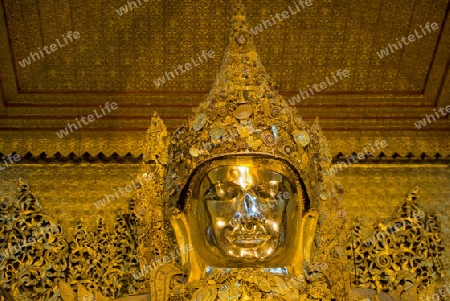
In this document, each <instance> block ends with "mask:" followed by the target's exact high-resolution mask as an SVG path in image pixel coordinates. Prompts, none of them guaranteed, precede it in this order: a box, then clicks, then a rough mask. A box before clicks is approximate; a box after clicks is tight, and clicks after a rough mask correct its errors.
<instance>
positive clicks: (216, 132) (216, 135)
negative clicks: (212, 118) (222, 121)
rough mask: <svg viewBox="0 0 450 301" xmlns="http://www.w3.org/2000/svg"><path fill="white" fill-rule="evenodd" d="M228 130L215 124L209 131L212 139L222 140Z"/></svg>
mask: <svg viewBox="0 0 450 301" xmlns="http://www.w3.org/2000/svg"><path fill="white" fill-rule="evenodd" d="M226 131H227V130H226V129H225V128H224V127H222V126H220V125H217V124H213V125H212V126H211V128H210V130H209V135H210V136H211V138H212V139H220V138H222V136H223V135H225V133H226Z"/></svg>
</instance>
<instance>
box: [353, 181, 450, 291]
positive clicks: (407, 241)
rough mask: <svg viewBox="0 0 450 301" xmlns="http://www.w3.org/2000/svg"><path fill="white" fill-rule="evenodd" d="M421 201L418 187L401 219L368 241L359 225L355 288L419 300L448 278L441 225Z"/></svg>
mask: <svg viewBox="0 0 450 301" xmlns="http://www.w3.org/2000/svg"><path fill="white" fill-rule="evenodd" d="M417 198H418V187H414V188H413V189H412V190H411V191H410V192H409V194H408V196H407V198H406V200H405V202H404V203H403V204H402V205H401V206H400V208H399V210H398V212H397V217H396V218H394V219H392V220H390V221H388V222H385V223H380V224H379V225H378V226H377V228H376V230H375V232H374V234H373V236H371V237H369V238H367V239H363V237H362V233H361V227H360V226H359V224H358V223H356V224H355V226H354V228H353V231H352V232H351V233H350V234H349V245H348V250H349V253H348V254H349V256H348V258H349V259H350V260H351V261H354V266H353V269H352V274H353V275H354V277H352V278H353V284H354V285H355V286H357V287H360V288H369V289H373V290H376V291H380V292H388V293H390V295H392V296H393V297H394V298H396V299H399V298H400V296H403V298H404V297H405V296H404V294H411V293H412V294H415V295H416V296H417V294H419V293H420V292H421V291H425V290H426V289H427V288H428V287H429V286H433V285H435V284H436V282H437V281H438V280H439V279H440V278H441V277H443V276H444V267H443V264H442V259H441V257H442V254H443V250H444V249H443V247H442V244H441V234H440V226H439V223H438V221H437V219H436V216H435V215H433V214H432V213H425V212H424V211H423V210H422V209H421V207H420V206H419V204H418V202H417Z"/></svg>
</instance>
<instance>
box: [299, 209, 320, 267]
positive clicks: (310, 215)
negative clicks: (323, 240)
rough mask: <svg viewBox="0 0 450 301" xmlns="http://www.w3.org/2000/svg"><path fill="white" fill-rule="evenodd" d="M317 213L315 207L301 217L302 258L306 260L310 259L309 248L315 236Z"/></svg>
mask: <svg viewBox="0 0 450 301" xmlns="http://www.w3.org/2000/svg"><path fill="white" fill-rule="evenodd" d="M318 219H319V213H318V212H317V210H316V209H310V210H308V212H306V214H305V215H304V216H303V218H302V228H301V231H302V246H303V259H304V260H305V261H307V262H310V261H311V249H312V245H313V242H314V237H315V236H316V228H317V221H318Z"/></svg>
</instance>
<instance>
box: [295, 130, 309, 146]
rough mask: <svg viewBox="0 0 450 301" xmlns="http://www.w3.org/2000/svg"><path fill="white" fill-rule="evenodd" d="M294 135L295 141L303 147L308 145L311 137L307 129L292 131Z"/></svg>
mask: <svg viewBox="0 0 450 301" xmlns="http://www.w3.org/2000/svg"><path fill="white" fill-rule="evenodd" d="M292 136H293V137H294V140H295V143H297V144H300V145H301V146H302V147H306V146H307V145H308V144H309V142H311V139H310V138H309V134H308V133H307V132H306V131H298V130H296V131H294V132H293V133H292Z"/></svg>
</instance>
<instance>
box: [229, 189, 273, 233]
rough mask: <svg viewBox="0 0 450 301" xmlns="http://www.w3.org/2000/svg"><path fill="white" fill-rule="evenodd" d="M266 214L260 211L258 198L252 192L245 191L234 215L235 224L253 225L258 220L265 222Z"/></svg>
mask: <svg viewBox="0 0 450 301" xmlns="http://www.w3.org/2000/svg"><path fill="white" fill-rule="evenodd" d="M264 220H265V219H264V216H262V215H261V212H260V211H259V208H258V204H257V198H256V197H255V196H253V195H251V194H250V193H245V195H244V196H243V198H242V199H241V200H240V201H239V202H238V204H237V208H236V212H235V213H234V216H233V223H234V224H236V223H237V224H241V225H243V226H244V227H246V226H248V227H253V225H254V224H255V223H257V222H264Z"/></svg>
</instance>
